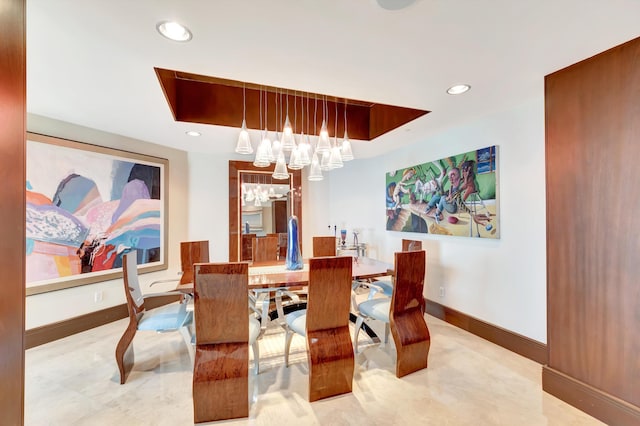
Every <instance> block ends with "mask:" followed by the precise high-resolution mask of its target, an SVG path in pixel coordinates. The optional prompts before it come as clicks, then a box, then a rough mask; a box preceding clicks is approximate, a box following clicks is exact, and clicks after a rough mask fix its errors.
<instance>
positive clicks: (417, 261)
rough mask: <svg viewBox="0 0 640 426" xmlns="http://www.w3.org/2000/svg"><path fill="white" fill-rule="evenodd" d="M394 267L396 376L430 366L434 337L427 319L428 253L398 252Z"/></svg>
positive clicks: (392, 315)
mask: <svg viewBox="0 0 640 426" xmlns="http://www.w3.org/2000/svg"><path fill="white" fill-rule="evenodd" d="M394 268H395V272H394V282H395V284H394V287H393V295H392V297H391V306H390V311H389V318H390V325H391V333H392V334H393V339H394V341H395V344H396V352H397V362H396V376H398V377H402V376H404V375H406V374H409V373H412V372H414V371H417V370H419V369H422V368H426V366H427V357H428V354H429V347H430V342H431V341H430V335H429V329H428V328H427V323H426V322H425V319H424V295H423V292H424V277H425V270H426V253H425V252H424V251H422V250H421V251H406V252H398V253H395V267H394Z"/></svg>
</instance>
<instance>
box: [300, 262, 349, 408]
mask: <svg viewBox="0 0 640 426" xmlns="http://www.w3.org/2000/svg"><path fill="white" fill-rule="evenodd" d="M352 264H353V261H352V258H351V257H350V256H344V257H322V258H312V259H310V260H309V297H308V301H307V315H306V316H307V319H306V328H307V333H306V339H307V348H308V351H307V357H308V360H309V401H316V400H318V399H322V398H327V397H330V396H334V395H340V394H344V393H348V392H351V389H352V383H353V370H354V356H353V345H352V343H351V335H350V334H349V311H350V307H351V274H352V272H351V268H352Z"/></svg>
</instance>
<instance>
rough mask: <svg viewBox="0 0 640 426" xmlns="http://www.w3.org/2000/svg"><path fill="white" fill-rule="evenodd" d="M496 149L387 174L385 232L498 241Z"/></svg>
mask: <svg viewBox="0 0 640 426" xmlns="http://www.w3.org/2000/svg"><path fill="white" fill-rule="evenodd" d="M497 160H498V146H496V145H494V146H488V147H484V148H479V149H475V150H472V151H468V152H463V153H459V154H455V155H451V156H448V157H445V158H441V159H438V160H435V161H430V162H427V163H423V164H417V165H414V166H410V167H406V168H403V169H399V170H394V171H391V172H387V173H386V175H385V196H386V197H385V198H386V229H387V231H398V232H417V233H422V234H434V235H448V236H455V237H472V238H484V239H499V238H500V210H499V187H498V161H497Z"/></svg>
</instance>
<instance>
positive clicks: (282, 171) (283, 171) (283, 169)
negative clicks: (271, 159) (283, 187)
mask: <svg viewBox="0 0 640 426" xmlns="http://www.w3.org/2000/svg"><path fill="white" fill-rule="evenodd" d="M271 176H272V177H273V178H274V179H288V178H289V172H288V171H287V164H286V163H285V161H284V152H282V150H281V151H280V153H279V154H278V160H277V161H276V168H275V170H274V171H273V175H271Z"/></svg>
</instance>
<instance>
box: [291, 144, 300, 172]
mask: <svg viewBox="0 0 640 426" xmlns="http://www.w3.org/2000/svg"><path fill="white" fill-rule="evenodd" d="M302 167H303V165H302V164H300V150H299V149H298V147H296V146H294V147H293V149H292V150H291V157H289V168H290V169H291V170H300V169H301V168H302Z"/></svg>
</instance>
